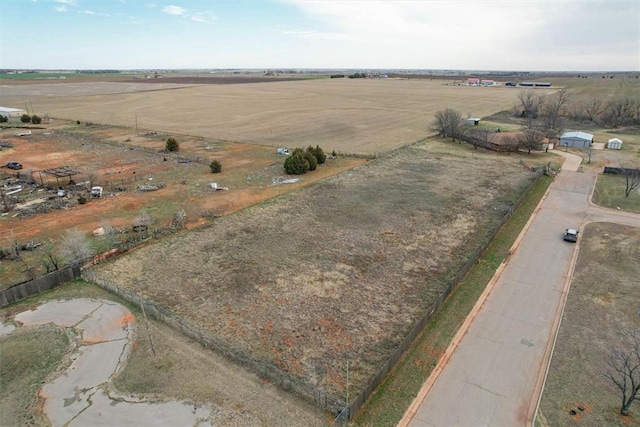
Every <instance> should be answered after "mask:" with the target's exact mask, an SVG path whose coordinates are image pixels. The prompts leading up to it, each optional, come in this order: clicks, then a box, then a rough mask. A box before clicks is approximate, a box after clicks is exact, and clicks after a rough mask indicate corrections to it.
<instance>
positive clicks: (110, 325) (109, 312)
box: [76, 303, 134, 343]
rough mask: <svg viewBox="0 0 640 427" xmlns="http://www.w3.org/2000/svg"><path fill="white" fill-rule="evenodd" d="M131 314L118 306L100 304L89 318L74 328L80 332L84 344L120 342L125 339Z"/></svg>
mask: <svg viewBox="0 0 640 427" xmlns="http://www.w3.org/2000/svg"><path fill="white" fill-rule="evenodd" d="M133 320H134V317H133V314H131V312H130V311H129V310H127V309H126V308H125V307H124V306H122V305H120V304H113V303H111V304H108V303H105V304H102V305H101V306H100V307H98V308H97V309H96V310H95V311H94V312H93V313H92V314H91V316H89V317H87V318H85V319H84V320H83V321H82V322H80V323H78V325H77V326H76V327H77V328H78V329H81V330H82V340H83V341H84V342H86V343H98V342H103V341H112V340H120V339H123V338H127V336H128V327H129V324H130V323H131V322H132V321H133Z"/></svg>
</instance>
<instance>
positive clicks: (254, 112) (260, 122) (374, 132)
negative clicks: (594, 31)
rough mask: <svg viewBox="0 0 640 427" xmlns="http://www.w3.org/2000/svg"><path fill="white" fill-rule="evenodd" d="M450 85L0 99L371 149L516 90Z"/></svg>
mask: <svg viewBox="0 0 640 427" xmlns="http://www.w3.org/2000/svg"><path fill="white" fill-rule="evenodd" d="M161 80H162V79H158V81H161ZM444 83H446V82H443V81H441V80H434V81H431V80H395V79H386V80H385V79H315V80H305V81H286V82H281V81H275V82H271V83H255V84H252V83H245V84H237V85H234V84H230V85H197V86H190V87H184V86H181V85H175V86H174V87H168V86H167V85H166V84H164V83H158V86H156V85H155V84H148V83H115V82H99V81H98V82H94V83H71V84H34V85H24V84H23V85H19V86H15V87H13V86H7V87H3V90H2V94H1V95H0V105H7V106H12V105H13V106H17V107H20V106H24V102H25V99H29V100H30V102H31V103H32V104H33V108H34V109H35V111H36V112H37V113H38V114H40V115H41V116H44V114H48V115H49V116H50V117H54V118H64V119H69V120H74V121H75V120H80V121H82V122H93V123H105V124H110V125H119V126H126V127H129V128H135V126H136V124H137V125H138V126H139V128H140V129H150V130H153V131H157V132H164V133H172V134H180V135H197V136H201V137H206V138H212V139H216V140H226V141H237V142H245V143H256V144H262V145H271V146H275V145H278V146H288V147H306V146H308V145H309V144H311V145H314V146H315V145H317V144H319V145H320V146H321V147H324V148H325V150H328V151H329V152H330V151H331V150H336V151H338V152H358V153H374V152H381V151H387V150H389V149H391V148H395V147H398V146H402V145H405V144H408V143H411V142H414V141H417V140H420V139H421V138H423V137H424V136H425V135H426V134H427V132H428V126H429V123H430V122H431V121H432V120H433V116H434V113H435V112H436V111H438V110H441V109H444V108H447V107H449V108H455V109H457V110H459V111H461V112H464V113H465V114H466V113H469V114H471V115H473V116H478V117H483V116H485V115H488V114H492V113H495V112H496V111H501V110H503V109H507V110H509V109H510V107H511V106H512V105H513V103H514V102H515V101H516V100H517V93H518V91H519V89H515V90H512V89H509V88H504V87H503V88H499V87H498V88H481V87H467V86H449V85H445V84H444ZM118 88H121V89H120V90H119V89H118ZM554 90H555V89H549V90H542V89H541V90H539V93H548V92H553V91H554ZM118 92H119V93H118Z"/></svg>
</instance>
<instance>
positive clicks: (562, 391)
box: [536, 223, 640, 426]
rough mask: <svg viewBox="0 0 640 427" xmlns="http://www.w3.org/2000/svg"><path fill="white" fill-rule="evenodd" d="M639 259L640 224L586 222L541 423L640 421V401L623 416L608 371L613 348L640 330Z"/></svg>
mask: <svg viewBox="0 0 640 427" xmlns="http://www.w3.org/2000/svg"><path fill="white" fill-rule="evenodd" d="M638 260H640V229H638V228H633V227H625V226H621V225H616V224H611V223H593V224H589V225H588V226H587V227H586V228H585V231H584V235H583V236H582V239H581V242H580V252H579V256H578V260H577V264H576V267H575V272H574V276H573V280H572V283H571V290H570V292H569V295H568V298H567V302H566V307H565V311H564V315H563V318H562V324H561V325H560V331H559V333H558V338H557V342H556V347H555V351H554V353H553V357H552V360H551V366H550V369H549V373H548V378H547V382H546V385H545V389H544V393H543V395H542V401H541V404H540V409H539V412H538V417H537V423H536V424H537V425H538V426H576V425H581V426H615V425H620V426H628V425H640V402H637V401H636V402H635V403H634V405H633V406H632V407H631V415H630V416H629V417H622V416H620V415H619V411H620V401H621V400H620V399H621V395H620V392H619V391H618V389H617V388H616V387H615V386H614V385H613V383H612V382H611V381H610V380H608V379H606V378H605V377H604V375H603V374H604V372H605V370H606V368H607V365H606V363H605V362H606V360H607V358H608V357H609V353H610V351H611V350H612V349H613V348H616V347H619V346H622V348H624V346H625V345H628V339H627V338H625V335H624V334H628V333H630V332H632V331H636V332H637V331H638V330H640V316H638V314H637V311H638V308H639V306H638V302H639V301H640V283H639V282H638V277H640V263H639V262H638ZM579 406H580V407H582V408H583V410H580V409H578V407H579ZM571 410H573V411H575V415H572V414H571V413H570V411H571Z"/></svg>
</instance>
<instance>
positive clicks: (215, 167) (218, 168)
mask: <svg viewBox="0 0 640 427" xmlns="http://www.w3.org/2000/svg"><path fill="white" fill-rule="evenodd" d="M209 169H211V173H220V172H222V163H220V162H219V161H218V160H211V163H209Z"/></svg>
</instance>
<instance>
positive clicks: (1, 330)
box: [0, 322, 16, 337]
mask: <svg viewBox="0 0 640 427" xmlns="http://www.w3.org/2000/svg"><path fill="white" fill-rule="evenodd" d="M15 329H16V327H15V326H14V325H12V324H11V323H7V324H6V325H5V324H4V323H2V322H0V337H1V336H3V335H9V334H10V333H11V332H13V331H14V330H15Z"/></svg>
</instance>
